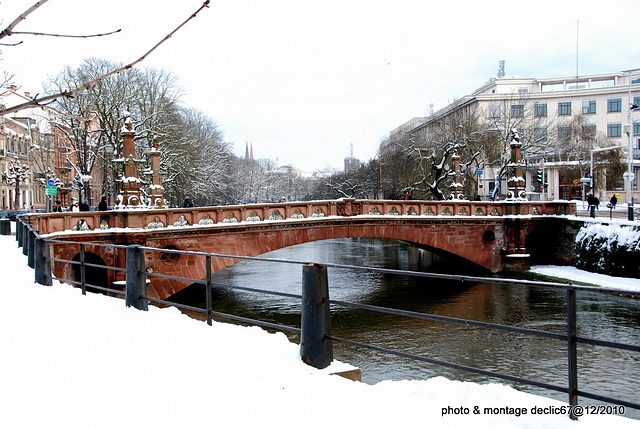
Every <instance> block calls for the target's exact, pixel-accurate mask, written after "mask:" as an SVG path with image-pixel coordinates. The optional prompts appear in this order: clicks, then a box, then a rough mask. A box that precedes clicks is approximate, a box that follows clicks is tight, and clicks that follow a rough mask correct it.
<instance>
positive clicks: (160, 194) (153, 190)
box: [149, 140, 166, 209]
mask: <svg viewBox="0 0 640 429" xmlns="http://www.w3.org/2000/svg"><path fill="white" fill-rule="evenodd" d="M151 171H152V172H153V176H152V179H151V187H150V192H149V193H150V196H151V203H150V205H151V207H152V208H156V209H162V208H165V206H166V203H165V200H164V187H163V186H162V173H160V151H159V150H158V141H157V140H156V141H155V142H153V149H151Z"/></svg>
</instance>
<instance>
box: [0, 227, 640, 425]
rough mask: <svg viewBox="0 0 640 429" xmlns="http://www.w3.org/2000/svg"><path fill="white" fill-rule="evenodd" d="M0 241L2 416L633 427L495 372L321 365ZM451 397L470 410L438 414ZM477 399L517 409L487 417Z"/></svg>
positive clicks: (123, 421) (284, 343) (263, 337)
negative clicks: (52, 267) (399, 374)
mask: <svg viewBox="0 0 640 429" xmlns="http://www.w3.org/2000/svg"><path fill="white" fill-rule="evenodd" d="M0 254H2V255H3V256H2V258H1V259H0V271H1V272H2V277H3V281H2V283H1V284H0V339H1V341H2V353H0V427H2V428H11V429H23V428H24V429H32V428H52V429H58V428H64V429H76V428H78V429H79V428H82V429H85V428H92V429H100V428H109V429H113V428H119V429H127V428H132V429H133V428H135V429H139V428H154V429H163V428H194V427H223V428H242V429H244V428H250V427H279V428H298V427H300V426H301V424H302V425H303V426H304V427H305V428H310V429H311V428H326V427H327V426H328V425H329V426H332V427H337V428H342V427H366V428H372V429H375V428H390V427H398V428H423V427H427V426H428V427H429V428H434V429H438V428H451V427H473V428H476V429H484V428H497V427H499V428H510V429H518V428H543V427H544V428H548V429H554V428H557V429H561V428H562V429H564V428H576V429H591V428H593V429H599V428H602V427H615V428H620V429H626V428H629V429H631V428H636V429H637V428H640V421H638V420H632V419H627V418H621V417H616V416H594V415H585V416H584V417H582V418H581V419H580V420H579V421H578V422H572V421H571V420H569V418H568V417H567V416H564V415H532V410H533V409H534V408H536V409H540V408H541V409H546V408H547V407H549V406H551V407H559V406H562V405H565V403H563V402H561V401H557V400H552V399H548V398H543V397H540V396H535V395H530V394H527V393H523V392H519V391H517V390H515V389H513V388H511V387H508V386H505V385H502V384H498V383H492V384H484V385H480V384H475V383H470V382H461V381H452V380H447V379H445V378H443V377H435V378H431V379H428V380H404V381H384V382H381V383H378V384H376V385H367V384H364V383H357V382H352V381H349V380H346V379H343V378H339V377H335V376H329V375H328V374H327V372H328V371H326V370H323V371H318V370H315V369H313V368H311V367H309V366H307V365H305V364H304V363H302V361H301V360H300V356H299V347H298V345H297V344H294V343H291V342H289V340H288V339H287V338H286V336H285V335H284V334H282V333H277V334H269V333H267V332H266V331H264V330H262V329H260V328H257V327H239V326H235V325H230V324H222V323H215V322H214V324H213V326H211V327H210V326H207V325H206V324H205V323H203V322H199V321H196V320H193V319H190V318H188V317H187V316H185V315H183V314H181V313H180V312H179V311H178V310H176V309H173V308H169V309H158V308H153V307H152V308H150V311H148V312H141V311H138V310H135V309H133V308H126V307H125V305H124V302H123V300H121V299H118V298H108V297H104V296H102V295H96V294H92V293H88V294H87V295H86V296H83V295H82V294H81V292H80V290H79V289H78V288H73V287H71V286H69V285H62V284H60V283H58V282H57V281H55V282H54V285H53V287H45V286H40V285H37V284H35V283H34V282H33V278H34V273H33V270H32V269H30V268H28V267H27V257H26V256H24V255H23V254H22V251H21V249H19V248H18V247H17V245H16V241H15V237H13V236H0ZM330 368H331V367H330ZM335 369H345V364H341V365H337V366H336V367H335ZM476 406H478V407H479V410H482V411H480V413H481V414H478V415H476V414H473V410H474V407H476ZM447 407H451V408H460V407H462V408H463V409H468V410H469V415H444V416H443V412H442V409H443V408H445V409H446V408H447ZM485 407H487V408H496V407H498V408H499V407H511V408H512V409H513V408H524V409H526V411H527V414H526V415H520V416H519V417H517V416H515V415H502V416H491V415H485V414H484V408H485Z"/></svg>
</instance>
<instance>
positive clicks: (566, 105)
mask: <svg viewBox="0 0 640 429" xmlns="http://www.w3.org/2000/svg"><path fill="white" fill-rule="evenodd" d="M558 115H559V116H567V115H571V102H570V101H562V102H560V103H558Z"/></svg>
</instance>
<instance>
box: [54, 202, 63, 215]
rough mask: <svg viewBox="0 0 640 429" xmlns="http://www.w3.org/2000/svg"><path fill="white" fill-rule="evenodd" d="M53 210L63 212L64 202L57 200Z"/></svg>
mask: <svg viewBox="0 0 640 429" xmlns="http://www.w3.org/2000/svg"><path fill="white" fill-rule="evenodd" d="M53 211H54V212H56V213H59V212H62V202H60V200H56V204H55V205H54V206H53Z"/></svg>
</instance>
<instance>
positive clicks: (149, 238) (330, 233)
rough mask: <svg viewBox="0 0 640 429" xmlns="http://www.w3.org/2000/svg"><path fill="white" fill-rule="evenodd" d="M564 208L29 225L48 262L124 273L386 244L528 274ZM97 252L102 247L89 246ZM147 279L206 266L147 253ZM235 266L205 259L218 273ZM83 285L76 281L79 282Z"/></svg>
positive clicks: (526, 205)
mask: <svg viewBox="0 0 640 429" xmlns="http://www.w3.org/2000/svg"><path fill="white" fill-rule="evenodd" d="M573 211H574V206H573V205H571V204H569V203H568V202H525V201H513V202H510V201H500V202H483V201H438V202H434V201H396V200H355V199H340V200H331V201H305V202H284V203H278V204H251V205H235V206H217V207H195V208H185V209H129V210H114V211H108V212H80V213H71V212H68V213H47V214H41V215H30V216H28V220H29V222H30V223H31V224H32V226H33V228H34V229H36V230H37V231H38V232H39V234H41V235H44V236H47V237H49V238H55V239H56V241H55V242H53V243H51V249H50V254H51V255H52V256H53V257H54V258H57V259H64V260H78V257H79V256H78V255H79V246H78V244H66V243H64V242H63V243H61V242H60V241H58V240H62V241H74V242H83V243H86V244H85V246H86V250H85V262H87V263H89V264H96V265H108V266H114V267H125V264H126V249H125V248H124V247H111V246H100V245H99V244H100V243H102V244H104V243H108V244H118V245H130V244H139V245H143V246H147V247H154V248H158V249H170V250H183V251H196V252H207V253H215V254H221V255H233V256H257V255H260V254H263V253H266V252H270V251H273V250H277V249H281V248H284V247H288V246H293V245H296V244H302V243H307V242H311V241H318V240H326V239H333V238H348V237H354V238H358V237H363V238H386V239H396V240H403V241H407V242H411V243H415V244H416V245H419V246H420V247H423V248H426V249H429V250H432V251H434V252H436V253H437V252H444V253H449V254H453V255H456V256H458V257H461V258H465V259H467V260H469V261H471V262H473V263H475V264H477V265H478V266H481V267H484V268H486V269H487V270H489V271H491V272H494V273H495V272H500V271H506V270H514V269H522V268H526V267H527V266H528V256H529V252H528V250H527V248H526V242H527V236H528V235H529V234H532V233H533V232H534V231H535V230H536V227H537V226H539V225H541V224H543V223H544V222H545V221H546V220H548V219H550V217H549V216H550V215H551V216H554V215H571V214H573ZM89 243H97V244H98V245H93V246H92V245H90V244H89ZM145 258H146V259H145V266H146V269H147V272H153V273H158V274H165V275H169V276H181V277H188V278H193V279H204V278H205V276H206V271H207V267H206V263H205V261H206V259H205V258H203V257H201V256H199V255H190V254H187V255H184V254H180V255H179V254H177V253H171V252H162V251H160V252H152V253H146V256H145ZM239 261H240V260H239V259H233V258H222V257H216V258H211V271H212V272H216V271H219V270H221V269H223V268H225V267H228V266H230V265H233V264H235V263H237V262H239ZM53 273H54V275H55V276H56V277H59V278H71V279H74V269H73V265H72V264H69V263H63V262H59V261H55V262H54V263H53ZM91 275H92V276H94V278H93V284H96V285H100V286H106V287H110V288H114V289H119V290H122V286H121V285H123V284H124V272H123V271H113V270H108V271H107V270H105V269H102V270H100V269H98V270H95V271H94V272H93V273H92V274H91ZM78 280H79V279H78ZM187 286H189V283H187V282H185V281H179V280H173V279H170V278H158V277H154V278H153V280H152V281H151V282H150V284H149V285H148V294H149V297H151V298H157V299H166V298H167V297H169V296H171V295H173V294H175V293H176V292H179V291H180V290H181V289H183V288H185V287H187Z"/></svg>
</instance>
